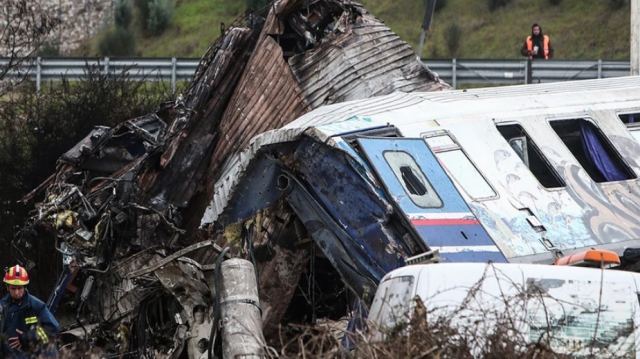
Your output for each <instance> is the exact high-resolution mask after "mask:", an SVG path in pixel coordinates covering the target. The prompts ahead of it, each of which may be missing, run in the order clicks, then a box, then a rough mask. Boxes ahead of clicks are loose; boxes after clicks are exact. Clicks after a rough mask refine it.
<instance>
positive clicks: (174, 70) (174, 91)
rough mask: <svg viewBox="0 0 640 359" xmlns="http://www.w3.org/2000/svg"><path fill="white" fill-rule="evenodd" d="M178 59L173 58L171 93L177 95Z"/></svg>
mask: <svg viewBox="0 0 640 359" xmlns="http://www.w3.org/2000/svg"><path fill="white" fill-rule="evenodd" d="M176 63H177V61H176V58H175V57H172V58H171V93H172V94H174V95H175V93H176Z"/></svg>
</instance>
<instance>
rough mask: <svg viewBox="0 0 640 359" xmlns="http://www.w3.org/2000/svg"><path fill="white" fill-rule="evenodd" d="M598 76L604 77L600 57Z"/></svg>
mask: <svg viewBox="0 0 640 359" xmlns="http://www.w3.org/2000/svg"><path fill="white" fill-rule="evenodd" d="M598 78H599V79H601V78H602V59H598Z"/></svg>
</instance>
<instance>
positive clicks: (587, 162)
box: [550, 118, 636, 183]
mask: <svg viewBox="0 0 640 359" xmlns="http://www.w3.org/2000/svg"><path fill="white" fill-rule="evenodd" d="M550 124H551V128H553V130H554V131H555V132H556V133H557V134H558V136H559V137H560V139H561V140H562V142H564V144H565V145H566V146H567V148H568V149H569V151H571V153H572V154H573V156H574V157H575V158H576V160H578V162H579V163H580V165H582V168H584V170H585V171H587V173H588V174H589V176H590V177H591V179H593V180H594V181H595V182H598V183H601V182H611V181H623V180H628V179H633V178H636V176H635V174H634V173H633V172H632V171H631V169H630V168H629V167H628V166H627V165H626V164H625V163H624V161H623V160H622V158H621V157H620V154H619V153H618V152H617V151H616V150H615V149H614V148H613V146H612V145H611V143H610V142H609V141H608V139H607V138H606V137H605V136H604V134H602V132H601V131H600V129H599V128H598V127H597V126H596V125H595V124H593V123H592V122H591V121H587V120H585V119H582V118H579V119H573V120H558V121H551V122H550Z"/></svg>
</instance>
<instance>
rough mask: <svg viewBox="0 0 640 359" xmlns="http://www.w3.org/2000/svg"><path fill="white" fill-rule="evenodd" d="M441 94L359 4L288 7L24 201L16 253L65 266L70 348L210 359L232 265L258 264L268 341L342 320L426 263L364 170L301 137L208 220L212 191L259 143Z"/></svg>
mask: <svg viewBox="0 0 640 359" xmlns="http://www.w3.org/2000/svg"><path fill="white" fill-rule="evenodd" d="M447 88H448V86H447V85H446V84H444V83H443V82H441V81H440V80H439V79H438V78H437V76H436V75H435V74H434V73H432V72H430V71H429V70H428V69H427V68H426V67H424V66H423V65H422V64H421V63H420V62H419V61H418V60H417V58H416V56H415V54H414V52H413V50H412V49H411V48H410V47H409V46H408V45H407V44H406V43H405V42H403V41H402V40H400V39H399V38H398V37H397V36H396V35H395V34H394V33H393V32H391V31H390V30H389V28H388V27H387V26H385V25H384V24H383V23H382V22H381V21H379V20H378V19H376V18H375V17H373V16H372V15H371V14H369V13H368V12H367V11H366V9H365V8H364V7H362V6H361V5H359V4H357V3H355V2H351V1H346V0H315V1H301V0H280V1H275V2H274V3H272V4H271V5H270V6H269V7H267V8H266V9H264V10H263V11H260V12H256V13H252V14H250V15H248V16H247V17H246V18H245V19H243V21H241V22H238V23H237V24H234V25H233V26H231V27H229V28H228V29H226V30H225V32H224V34H223V35H222V36H221V37H220V38H219V39H218V40H217V41H215V42H214V43H213V45H212V46H211V47H210V49H209V50H208V51H207V53H206V55H205V56H204V57H203V58H202V60H201V63H200V65H199V67H198V70H197V72H196V74H195V76H194V79H193V82H192V84H191V86H190V88H189V89H188V91H187V92H186V94H185V95H184V96H180V97H178V98H177V99H176V100H175V101H174V102H170V103H164V104H162V105H161V106H160V107H159V109H158V110H157V111H156V112H155V113H151V114H148V115H145V116H142V117H139V118H135V119H131V120H128V121H126V122H124V123H122V124H120V125H119V126H116V127H115V128H107V127H97V128H95V129H94V130H93V131H92V132H91V133H89V134H88V135H87V136H86V137H85V138H84V139H83V140H82V141H80V142H79V143H78V144H77V145H75V146H74V147H73V148H71V149H70V150H69V151H67V152H66V153H65V154H63V155H62V156H61V157H60V159H59V162H58V167H57V171H56V172H55V174H53V175H52V176H51V177H50V178H49V179H48V180H47V181H45V182H44V183H43V184H42V185H41V186H39V187H38V188H37V189H35V190H34V191H33V192H32V193H30V194H29V195H27V196H26V197H25V201H32V202H36V203H35V208H36V211H35V214H34V216H33V218H32V219H31V220H30V222H29V223H28V224H27V225H26V226H25V230H24V231H23V232H22V233H23V236H21V238H20V239H19V240H18V242H19V243H18V245H19V246H21V247H29V246H30V245H32V244H33V243H34V241H39V240H43V239H42V238H47V236H49V237H51V238H54V239H55V246H56V249H57V252H58V253H59V255H58V256H56V258H55V259H54V258H53V256H52V257H51V258H50V260H60V259H61V260H62V261H63V263H64V272H63V273H62V275H61V276H60V278H59V280H58V283H57V284H56V286H55V289H54V291H53V293H52V295H51V297H50V299H49V303H48V304H49V306H50V307H51V308H52V309H53V310H55V311H56V313H57V315H58V316H59V317H60V318H61V321H62V323H63V324H64V325H65V326H66V327H67V328H70V329H69V331H67V332H66V333H65V334H63V335H62V337H61V340H62V341H63V342H64V343H67V342H74V341H76V340H78V339H83V338H86V339H89V341H90V345H91V347H92V349H91V350H92V351H95V352H100V351H102V352H103V353H111V354H119V355H122V354H130V355H131V356H135V357H141V356H143V357H168V358H175V357H179V356H180V355H182V353H183V352H185V348H188V350H186V352H188V356H189V357H190V358H199V357H200V356H201V355H203V353H201V351H202V350H203V349H202V348H203V347H205V348H209V347H215V345H213V342H209V340H212V339H213V338H214V337H215V336H211V338H210V337H209V335H210V334H211V333H213V332H215V330H211V328H214V329H216V328H217V326H216V325H214V324H213V323H214V321H216V320H217V319H219V318H217V317H216V310H215V308H216V307H217V306H216V295H215V293H216V290H215V287H216V285H215V283H216V281H218V280H219V278H217V276H216V271H215V269H216V263H218V264H219V262H220V261H221V260H223V259H224V258H231V257H242V258H247V259H249V260H250V261H251V262H253V264H254V265H255V268H256V273H257V281H258V289H259V296H260V302H261V310H262V320H263V323H264V328H263V329H264V335H265V337H266V338H267V342H269V341H273V340H277V338H278V337H279V336H280V333H279V331H280V330H281V329H280V326H281V325H285V324H287V323H306V324H313V323H316V322H318V321H327V320H329V321H331V320H338V321H340V320H342V321H343V322H344V321H345V318H348V316H349V313H350V312H351V311H352V309H353V308H354V307H360V305H361V303H367V302H368V301H369V300H370V299H371V297H372V296H373V294H374V293H375V288H376V285H377V283H378V281H379V280H380V279H381V278H382V276H383V275H384V274H385V273H386V272H388V271H389V270H391V269H393V268H396V267H398V266H401V265H403V263H404V259H405V258H406V257H407V256H409V255H414V254H417V253H421V252H422V251H423V250H424V248H422V247H421V245H420V244H419V243H418V242H417V241H415V240H414V239H412V238H413V237H412V234H411V233H410V232H409V231H408V230H407V229H406V228H405V227H404V226H403V225H402V224H401V221H399V220H397V218H395V216H396V215H395V213H394V211H393V208H392V206H391V204H390V203H389V202H388V201H387V200H385V198H384V196H383V195H382V194H381V191H380V189H379V188H376V186H375V185H373V184H372V182H371V181H370V180H367V179H366V178H365V177H366V174H364V173H363V171H362V168H361V165H360V164H358V163H354V161H353V160H352V159H350V158H349V157H348V156H346V155H345V154H344V153H343V152H342V151H340V150H338V149H336V148H334V147H331V146H327V145H325V144H324V143H322V142H321V141H319V140H317V139H315V138H314V137H313V136H312V135H307V134H305V135H301V136H298V137H297V138H295V139H287V140H286V141H282V142H280V143H277V144H275V145H272V146H267V148H266V149H264V148H263V149H261V150H260V151H259V152H258V153H256V155H255V161H252V162H251V165H250V166H248V168H246V169H245V172H244V173H243V174H242V176H241V177H242V181H240V178H238V181H239V183H238V185H237V186H235V189H234V190H233V192H232V193H228V196H227V197H228V198H227V200H228V201H227V202H228V205H227V206H226V208H225V209H224V210H223V211H220V213H219V215H218V216H217V218H216V219H215V220H208V219H206V218H205V219H203V216H204V217H206V216H207V215H206V214H205V210H206V208H207V206H208V205H209V203H210V201H211V199H212V198H214V195H215V192H216V191H218V188H217V186H216V185H215V184H216V183H224V177H225V175H226V174H225V169H226V168H228V162H229V161H232V160H233V159H234V158H236V157H234V155H237V154H238V153H240V152H241V151H242V150H245V149H246V148H250V147H251V146H252V145H253V144H252V142H251V139H252V138H253V137H255V136H256V135H258V134H261V133H265V132H266V131H269V130H273V129H276V128H280V127H282V126H284V125H286V124H287V123H289V122H291V121H293V120H294V119H296V118H298V117H299V116H301V115H303V114H305V113H307V112H309V111H310V110H312V109H314V108H317V107H320V106H323V105H327V104H332V103H337V102H344V101H349V100H355V99H363V98H368V97H371V96H376V95H383V94H389V93H392V92H394V91H403V92H411V91H432V90H441V89H447ZM201 222H202V223H203V225H202V226H201ZM44 234H47V235H44ZM223 248H224V249H223ZM360 301H362V302H360ZM196 313H198V314H196ZM200 313H205V315H204V318H203V316H202V315H201V314H200ZM196 317H197V319H196ZM204 339H206V341H203V340H204ZM205 354H206V353H205Z"/></svg>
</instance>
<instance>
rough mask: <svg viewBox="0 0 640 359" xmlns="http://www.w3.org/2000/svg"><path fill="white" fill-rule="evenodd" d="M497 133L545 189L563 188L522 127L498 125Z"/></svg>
mask: <svg viewBox="0 0 640 359" xmlns="http://www.w3.org/2000/svg"><path fill="white" fill-rule="evenodd" d="M498 131H500V133H501V134H502V136H503V137H504V139H505V140H507V142H508V143H509V145H510V146H511V148H513V150H514V151H515V153H516V154H517V155H518V157H520V159H522V162H524V164H525V165H526V166H527V167H529V170H530V171H531V173H533V175H534V176H535V177H536V178H537V179H538V182H540V184H541V185H543V186H544V187H546V188H556V187H564V186H565V183H564V181H562V179H561V178H560V176H558V174H557V173H556V171H555V170H554V169H553V168H552V167H551V165H550V164H549V162H548V161H547V160H546V158H545V157H544V156H543V155H542V152H541V151H540V149H539V148H538V146H536V144H535V143H534V142H533V141H532V140H531V138H530V137H529V135H528V134H527V133H526V132H525V130H524V128H522V126H520V125H517V124H512V125H500V126H498Z"/></svg>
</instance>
